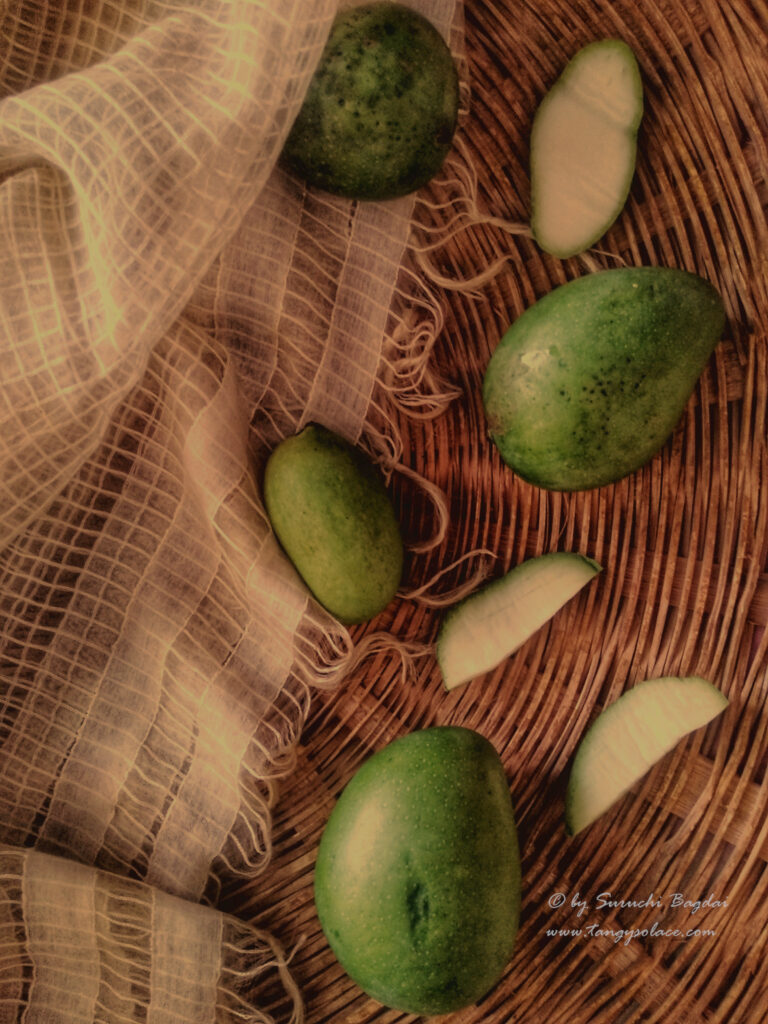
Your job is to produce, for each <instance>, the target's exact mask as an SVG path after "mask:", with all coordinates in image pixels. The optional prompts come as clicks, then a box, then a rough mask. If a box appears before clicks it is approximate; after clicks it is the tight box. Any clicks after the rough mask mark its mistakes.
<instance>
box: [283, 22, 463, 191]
mask: <svg viewBox="0 0 768 1024" xmlns="http://www.w3.org/2000/svg"><path fill="white" fill-rule="evenodd" d="M458 102H459V88H458V76H457V73H456V68H455V65H454V62H453V58H452V56H451V53H450V50H449V49H448V47H447V46H446V44H445V42H444V40H443V38H442V36H441V35H440V33H439V32H438V31H437V29H436V28H435V27H434V26H433V25H432V24H431V23H430V22H429V21H427V20H426V19H425V18H424V17H422V16H421V15H420V14H418V13H416V12H415V11H413V10H411V9H410V8H407V7H405V6H403V5H401V4H397V3H372V4H364V5H362V6H359V7H353V8H350V9H347V10H343V11H341V12H340V13H339V14H338V16H337V18H336V20H335V22H334V24H333V26H332V28H331V32H330V35H329V38H328V42H327V45H326V47H325V50H324V51H323V54H322V56H321V58H320V62H319V64H318V67H317V70H316V72H315V75H314V77H313V79H312V81H311V83H310V85H309V89H308V91H307V94H306V97H305V99H304V103H303V105H302V108H301V110H300V111H299V114H298V117H297V118H296V121H295V122H294V124H293V127H292V129H291V132H290V135H289V137H288V139H287V141H286V144H285V147H284V149H283V154H282V160H283V162H284V164H285V165H287V166H288V167H290V168H291V169H292V170H294V171H295V172H296V173H297V174H298V175H299V176H300V177H302V178H303V179H304V180H305V181H307V182H308V183H309V184H310V185H313V186H315V187H317V188H321V189H323V190H325V191H327V192H332V193H334V194H336V195H342V196H346V197H349V198H353V199H391V198H394V197H396V196H402V195H406V194H407V193H410V192H414V191H416V190H417V189H418V188H420V187H421V186H422V185H424V184H425V183H426V182H427V181H429V180H430V178H432V177H433V176H434V175H435V174H436V173H437V171H438V170H439V169H440V166H441V165H442V163H443V161H444V159H445V157H446V155H447V153H448V151H449V149H450V147H451V142H452V139H453V135H454V132H455V129H456V122H457V117H458Z"/></svg>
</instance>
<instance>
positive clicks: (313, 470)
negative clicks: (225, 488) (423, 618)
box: [264, 423, 403, 623]
mask: <svg viewBox="0 0 768 1024" xmlns="http://www.w3.org/2000/svg"><path fill="white" fill-rule="evenodd" d="M264 503H265V505H266V508H267V514H268V515H269V519H270V522H271V523H272V527H273V529H274V531H275V535H276V536H277V539H278V540H279V541H280V543H281V544H282V546H283V548H284V550H285V552H286V554H287V555H288V557H289V558H290V560H291V562H292V563H293V565H294V566H295V568H296V569H297V570H298V572H299V574H300V575H301V576H302V578H303V579H304V582H305V583H306V584H307V586H308V587H309V589H310V590H311V591H312V593H313V594H314V596H315V597H316V598H317V600H318V601H319V602H320V604H322V605H323V606H324V607H325V608H327V609H328V611H330V612H331V614H332V615H335V616H336V617H337V618H338V619H340V620H341V621H342V622H345V623H354V622H364V621H366V620H367V619H370V618H372V617H373V616H374V615H376V614H378V613H379V612H380V611H382V610H383V609H384V608H385V607H386V606H387V605H388V604H389V602H390V601H391V600H392V599H393V598H394V596H395V594H396V593H397V589H398V587H399V585H400V579H401V576H402V571H403V542H402V537H401V534H400V526H399V523H398V521H397V518H396V515H395V511H394V508H393V506H392V502H391V501H390V498H389V494H388V493H387V489H386V486H385V483H384V479H383V477H382V475H381V473H380V472H379V471H378V469H377V468H376V466H374V465H373V463H372V462H371V461H370V460H369V459H368V457H367V456H366V455H365V454H364V453H363V452H362V451H360V450H359V449H358V448H356V447H355V446H354V445H352V444H350V443H349V442H348V441H346V440H345V439H344V438H342V437H339V436H338V435H337V434H335V433H334V432H333V431H331V430H328V429H327V428H326V427H323V426H321V425H320V424H317V423H310V424H308V425H307V426H306V427H304V429H303V430H301V431H300V432H299V433H298V434H295V435H293V436H292V437H287V438H285V439H284V440H283V441H281V442H280V444H279V445H278V446H277V447H276V448H275V450H274V451H273V452H272V454H271V455H270V457H269V459H268V460H267V464H266V467H265V470H264Z"/></svg>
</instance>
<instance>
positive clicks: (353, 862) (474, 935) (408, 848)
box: [315, 726, 520, 1015]
mask: <svg viewBox="0 0 768 1024" xmlns="http://www.w3.org/2000/svg"><path fill="white" fill-rule="evenodd" d="M315 905H316V908H317V912H318V916H319V918H320V923H321V925H322V927H323V931H324V932H325V935H326V937H327V939H328V942H329V944H330V946H331V948H332V949H333V951H334V953H335V954H336V957H337V958H338V960H339V962H340V963H341V965H342V966H343V967H344V969H345V970H346V971H347V973H348V974H349V976H350V977H351V978H352V979H353V980H354V981H355V982H357V984H358V985H359V986H360V987H361V988H362V989H364V990H365V992H367V993H368V995H370V996H372V997H373V998H374V999H377V1000H378V1001H379V1002H381V1003H383V1004H384V1005H385V1006H389V1007H392V1008H394V1009H398V1010H405V1011H407V1012H410V1013H419V1014H425V1015H431V1014H439V1013H450V1012H452V1011H454V1010H457V1009H460V1008H461V1007H464V1006H468V1005H470V1004H471V1003H474V1002H476V1001H477V1000H478V999H480V998H481V997H482V996H483V995H485V993H486V992H487V991H488V990H489V989H490V988H491V987H492V986H493V985H494V984H495V983H496V982H497V981H498V979H499V978H500V977H501V975H502V973H503V972H504V969H505V967H506V965H507V963H508V962H509V959H510V957H511V955H512V951H513V947H514V944H515V937H516V933H517V927H518V920H519V913H520V855H519V849H518V842H517V833H516V830H515V821H514V815H513V810H512V801H511V798H510V794H509V789H508V786H507V780H506V777H505V775H504V769H503V767H502V764H501V761H500V759H499V756H498V754H497V753H496V751H495V749H494V748H493V746H492V745H491V744H490V743H489V742H488V740H486V739H485V738H484V737H482V736H480V735H479V733H477V732H474V731H473V730H471V729H466V728H459V727H453V726H436V727H433V728H429V729H424V730H421V731H418V732H412V733H409V734H408V735H406V736H403V737H401V738H399V739H397V740H395V741H394V742H392V743H390V744H389V745H388V746H386V747H384V748H383V749H382V750H380V751H379V752H378V753H376V754H374V755H373V756H372V757H371V758H369V759H368V760H367V761H366V762H365V763H364V764H363V765H362V767H361V768H360V769H359V770H358V771H357V773H356V774H355V775H354V776H353V778H352V779H351V781H350V782H349V783H348V784H347V786H346V788H345V789H344V791H343V793H342V794H341V797H340V798H339V800H338V802H337V804H336V806H335V807H334V809H333V811H332V812H331V815H330V817H329V819H328V822H327V825H326V827H325V830H324V832H323V836H322V839H321V841H320V847H319V850H318V855H317V862H316V867H315Z"/></svg>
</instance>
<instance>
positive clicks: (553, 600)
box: [437, 551, 600, 690]
mask: <svg viewBox="0 0 768 1024" xmlns="http://www.w3.org/2000/svg"><path fill="white" fill-rule="evenodd" d="M598 572H600V566H599V565H598V564H597V562H594V561H592V559H590V558H585V557H584V556H583V555H578V554H575V553H573V552H569V551H556V552H551V553H550V554H545V555H539V556H538V557H535V558H530V559H528V560H527V561H525V562H522V563H521V564H520V565H518V566H516V567H515V568H514V569H511V570H510V571H509V572H508V573H507V574H506V575H505V576H502V577H501V578H500V579H498V580H494V581H493V582H492V583H489V584H487V585H486V586H485V587H483V588H482V589H480V590H478V591H476V592H475V593H474V594H471V595H470V596H469V597H468V598H466V599H465V600H464V601H462V602H460V603H459V604H458V605H456V606H455V608H453V609H451V611H450V612H449V613H448V615H447V616H446V617H445V619H444V621H443V624H442V626H441V628H440V633H439V635H438V639H437V660H438V663H439V665H440V669H441V671H442V674H443V682H444V684H445V687H446V689H447V690H452V689H454V688H455V687H456V686H460V685H461V684H462V683H466V682H469V680H470V679H474V678H475V677H476V676H479V675H482V674H483V673H484V672H488V671H490V670H491V669H493V668H495V667H496V666H497V665H498V664H500V663H501V662H502V661H503V660H504V659H505V658H507V657H508V656H509V655H510V654H512V653H514V651H516V650H517V649H518V648H519V647H520V646H521V645H522V644H523V643H525V641H526V640H527V639H528V638H529V637H530V636H531V635H532V634H533V633H535V632H536V630H538V629H539V628H540V627H541V626H543V625H544V623H545V622H547V620H548V619H550V618H552V616H553V615H554V614H555V612H557V611H558V610H559V609H560V608H561V607H562V606H563V605H564V604H565V603H566V601H568V600H570V599H571V598H572V597H573V596H574V595H575V594H577V593H578V591H579V590H581V588H582V587H583V586H584V585H585V584H586V583H588V582H589V581H590V580H591V579H592V578H593V577H594V576H595V575H596V574H597V573H598Z"/></svg>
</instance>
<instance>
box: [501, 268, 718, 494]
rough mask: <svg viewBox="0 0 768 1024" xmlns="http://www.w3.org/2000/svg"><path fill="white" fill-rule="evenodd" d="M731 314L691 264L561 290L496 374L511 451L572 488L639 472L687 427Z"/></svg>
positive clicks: (506, 350)
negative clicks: (691, 402) (693, 399)
mask: <svg viewBox="0 0 768 1024" xmlns="http://www.w3.org/2000/svg"><path fill="white" fill-rule="evenodd" d="M724 322H725V312H724V307H723V301H722V299H721V297H720V295H719V294H718V292H717V291H716V290H715V288H714V287H713V286H712V285H711V284H709V283H708V282H707V281H705V280H703V279H702V278H701V277H698V276H697V275H695V274H691V273H688V272H686V271H683V270H676V269H671V268H666V267H636V268H631V267H627V268H621V269H617V270H605V271H599V272H597V273H593V274H587V275H586V276H584V277H581V278H577V279H576V280H574V281H570V282H569V283H567V284H564V285H561V286H560V287H558V288H555V289H554V290H553V291H552V292H550V293H549V294H547V295H545V296H544V297H543V298H542V299H540V300H539V301H538V302H537V303H535V304H534V305H533V306H531V307H530V308H529V309H527V310H526V311H525V312H524V313H523V314H522V315H521V316H520V317H518V319H517V320H515V322H514V323H513V324H512V326H511V327H510V328H509V330H508V331H507V332H506V334H505V335H504V336H503V337H502V339H501V341H500V343H499V345H498V347H497V348H496V351H495V352H494V353H493V356H492V357H491V360H490V363H489V364H488V368H487V370H486V373H485V379H484V382H483V404H484V406H485V412H486V417H487V420H488V427H489V430H490V434H491V437H492V439H493V440H494V442H495V443H496V445H497V446H498V448H499V451H500V452H501V455H502V458H503V459H504V461H505V462H506V463H507V464H508V465H509V466H510V467H511V468H512V469H513V470H514V471H515V472H516V473H517V474H518V475H519V476H521V477H523V478H524V479H525V480H528V481H530V482H531V483H534V484H538V485H539V486H540V487H545V488H549V489H550V490H561V491H574V490H586V489H589V488H591V487H598V486H601V485H602V484H607V483H611V482H613V481H616V480H619V479H621V478H622V477H624V476H627V475H628V474H629V473H632V472H634V471H635V470H636V469H639V468H640V467H641V466H643V465H644V464H645V463H646V462H648V461H649V460H650V459H651V458H652V456H653V455H655V454H656V452H658V451H659V449H660V448H661V447H662V445H663V444H664V443H665V441H666V440H667V439H668V437H669V436H670V434H671V433H672V431H673V430H674V428H675V426H676V425H677V423H678V421H679V419H680V417H681V415H682V412H683V409H684V408H685V405H686V402H687V401H688V399H689V398H690V396H691V393H692V391H693V389H694V387H695V385H696V382H697V380H698V378H699V376H700V375H701V372H702V370H703V369H704V367H705V365H706V363H707V360H708V359H709V356H710V355H711V353H712V351H713V349H714V347H715V345H716V344H717V342H718V339H719V338H720V336H721V334H722V331H723V326H724Z"/></svg>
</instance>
